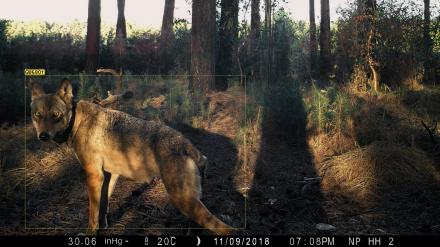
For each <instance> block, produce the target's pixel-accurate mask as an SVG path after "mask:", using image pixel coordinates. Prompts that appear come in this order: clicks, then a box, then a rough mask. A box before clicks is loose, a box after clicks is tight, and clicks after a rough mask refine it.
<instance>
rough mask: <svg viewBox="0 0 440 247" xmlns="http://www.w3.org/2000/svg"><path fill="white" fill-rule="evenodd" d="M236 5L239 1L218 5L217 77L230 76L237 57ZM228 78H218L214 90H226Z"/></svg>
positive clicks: (227, 1)
mask: <svg viewBox="0 0 440 247" xmlns="http://www.w3.org/2000/svg"><path fill="white" fill-rule="evenodd" d="M238 3H239V0H222V1H221V3H220V6H221V13H220V27H219V49H218V56H217V57H218V61H217V64H216V65H217V67H216V72H217V74H218V75H230V74H232V72H233V69H234V64H236V63H235V61H234V60H235V59H234V58H236V56H237V45H236V44H237V39H238ZM227 79H228V77H226V76H218V77H216V80H215V87H216V90H220V91H223V90H226V89H227V88H228V81H227Z"/></svg>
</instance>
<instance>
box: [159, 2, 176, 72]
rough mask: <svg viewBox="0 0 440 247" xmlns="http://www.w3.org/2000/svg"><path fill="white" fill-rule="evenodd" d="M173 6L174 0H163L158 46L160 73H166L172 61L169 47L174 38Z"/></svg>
mask: <svg viewBox="0 0 440 247" xmlns="http://www.w3.org/2000/svg"><path fill="white" fill-rule="evenodd" d="M174 6H175V0H165V7H164V11H163V18H162V29H161V31H160V48H159V54H160V58H159V60H160V61H159V63H160V66H161V73H167V72H168V70H169V69H170V64H171V63H172V59H170V54H171V53H170V48H171V44H172V41H173V39H174V32H173V23H174Z"/></svg>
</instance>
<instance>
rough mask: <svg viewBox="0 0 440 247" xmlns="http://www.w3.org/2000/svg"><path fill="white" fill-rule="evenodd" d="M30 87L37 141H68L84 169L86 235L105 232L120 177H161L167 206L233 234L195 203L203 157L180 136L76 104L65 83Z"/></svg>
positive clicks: (151, 124) (112, 112)
mask: <svg viewBox="0 0 440 247" xmlns="http://www.w3.org/2000/svg"><path fill="white" fill-rule="evenodd" d="M30 86H31V89H32V103H31V112H32V120H33V124H34V126H35V128H36V130H37V136H38V138H39V139H41V140H44V141H48V140H54V141H56V142H59V143H60V142H67V145H68V146H69V147H72V148H73V149H74V151H75V153H76V155H77V157H78V159H79V161H80V162H81V164H82V165H83V167H84V170H85V173H86V177H87V189H88V194H89V225H88V233H90V234H94V233H95V232H96V230H97V229H98V228H100V227H101V228H102V227H106V224H107V223H106V214H107V209H108V205H107V204H108V199H109V198H110V196H111V194H112V192H113V189H114V186H115V184H116V181H117V178H118V176H119V175H121V176H124V177H127V178H130V179H132V180H135V181H138V182H150V181H151V180H152V179H153V178H154V177H156V176H160V177H161V178H162V181H163V183H164V185H165V188H166V190H167V192H168V194H169V195H170V198H171V201H172V202H173V204H174V205H175V206H176V207H177V208H179V209H180V211H181V212H182V213H183V214H184V215H186V216H187V217H189V218H191V219H192V220H193V221H194V222H196V223H197V224H199V225H200V226H202V227H204V228H207V229H209V230H211V231H213V232H214V233H216V234H219V235H226V234H230V233H231V232H232V228H231V227H230V226H228V225H226V224H225V223H223V222H222V221H220V220H219V219H218V218H217V217H215V216H214V215H212V214H211V213H210V212H209V210H208V209H207V208H206V207H205V205H203V203H202V202H201V201H200V195H201V185H200V177H199V171H204V166H205V164H206V163H207V162H206V157H204V156H203V155H202V154H201V153H200V152H199V151H198V150H197V149H196V148H195V147H194V146H193V145H192V144H191V142H190V141H189V140H188V139H186V138H185V137H184V136H183V135H182V134H181V133H179V132H178V131H176V130H174V129H172V128H170V127H168V126H166V125H163V124H160V123H157V122H152V121H145V120H142V119H139V118H135V117H133V116H130V115H128V114H126V113H124V112H120V111H115V110H110V109H106V108H102V107H100V106H98V105H96V104H93V103H90V102H87V101H79V102H78V103H77V104H75V103H74V102H73V95H72V86H71V84H70V82H69V81H68V80H67V79H64V80H63V81H62V83H61V85H60V87H59V89H58V91H57V93H55V94H45V93H44V91H43V90H42V88H41V87H40V86H38V84H35V83H31V85H30ZM202 175H203V174H202Z"/></svg>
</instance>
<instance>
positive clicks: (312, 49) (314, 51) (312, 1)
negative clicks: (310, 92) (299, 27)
mask: <svg viewBox="0 0 440 247" xmlns="http://www.w3.org/2000/svg"><path fill="white" fill-rule="evenodd" d="M309 18H310V70H311V72H312V74H314V73H315V72H316V58H317V57H316V55H317V53H318V43H317V42H316V22H315V0H309Z"/></svg>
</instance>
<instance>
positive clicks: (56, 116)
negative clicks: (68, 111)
mask: <svg viewBox="0 0 440 247" xmlns="http://www.w3.org/2000/svg"><path fill="white" fill-rule="evenodd" d="M52 116H53V117H54V118H59V117H60V116H61V112H59V111H56V112H53V113H52Z"/></svg>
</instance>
